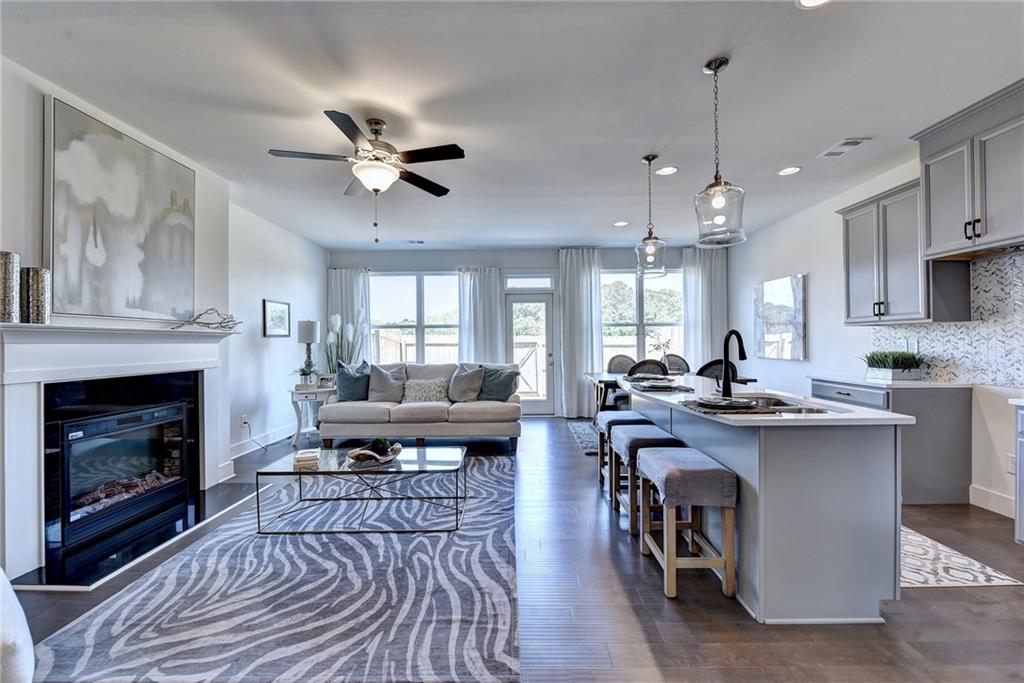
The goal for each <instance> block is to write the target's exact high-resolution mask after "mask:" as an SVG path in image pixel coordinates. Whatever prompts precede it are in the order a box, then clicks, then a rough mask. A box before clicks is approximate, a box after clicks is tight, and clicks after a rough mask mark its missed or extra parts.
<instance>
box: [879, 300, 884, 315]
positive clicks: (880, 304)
mask: <svg viewBox="0 0 1024 683" xmlns="http://www.w3.org/2000/svg"><path fill="white" fill-rule="evenodd" d="M878 315H879V316H883V315H885V302H884V301H879V302H878Z"/></svg>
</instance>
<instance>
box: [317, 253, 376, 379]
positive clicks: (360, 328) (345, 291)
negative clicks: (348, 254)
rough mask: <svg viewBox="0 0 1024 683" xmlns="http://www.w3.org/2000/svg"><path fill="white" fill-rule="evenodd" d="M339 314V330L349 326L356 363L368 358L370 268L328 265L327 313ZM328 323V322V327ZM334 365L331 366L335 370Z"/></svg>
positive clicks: (332, 370)
mask: <svg viewBox="0 0 1024 683" xmlns="http://www.w3.org/2000/svg"><path fill="white" fill-rule="evenodd" d="M335 313H337V314H338V315H340V316H341V326H342V333H344V330H345V329H346V326H347V325H351V326H352V334H353V338H352V344H353V347H352V348H353V355H354V358H355V361H356V362H359V361H363V360H365V361H369V360H370V271H369V270H366V269H365V268H331V269H330V270H328V271H327V315H328V320H329V319H330V316H331V315H333V314H335ZM329 325H330V323H329V322H328V329H330V327H329ZM336 370H337V368H332V369H331V372H335V371H336Z"/></svg>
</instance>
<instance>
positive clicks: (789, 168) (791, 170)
mask: <svg viewBox="0 0 1024 683" xmlns="http://www.w3.org/2000/svg"><path fill="white" fill-rule="evenodd" d="M799 172H800V167H799V166H787V167H786V168H784V169H782V170H780V171H779V175H793V174H794V173H799Z"/></svg>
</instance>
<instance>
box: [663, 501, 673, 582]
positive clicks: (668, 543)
mask: <svg viewBox="0 0 1024 683" xmlns="http://www.w3.org/2000/svg"><path fill="white" fill-rule="evenodd" d="M662 509H663V511H664V512H663V516H664V520H662V523H661V525H662V526H661V528H662V532H663V533H662V536H663V539H664V540H663V541H662V545H661V548H662V555H663V556H664V558H665V563H664V567H663V568H664V570H665V583H664V588H665V597H667V598H674V597H676V506H674V505H673V506H672V507H668V506H667V505H666V506H665V507H664V508H662Z"/></svg>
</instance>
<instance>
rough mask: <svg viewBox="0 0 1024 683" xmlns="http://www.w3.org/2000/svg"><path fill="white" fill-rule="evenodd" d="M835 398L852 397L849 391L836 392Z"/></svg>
mask: <svg viewBox="0 0 1024 683" xmlns="http://www.w3.org/2000/svg"><path fill="white" fill-rule="evenodd" d="M836 396H853V394H851V393H850V392H849V391H837V392H836Z"/></svg>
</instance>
